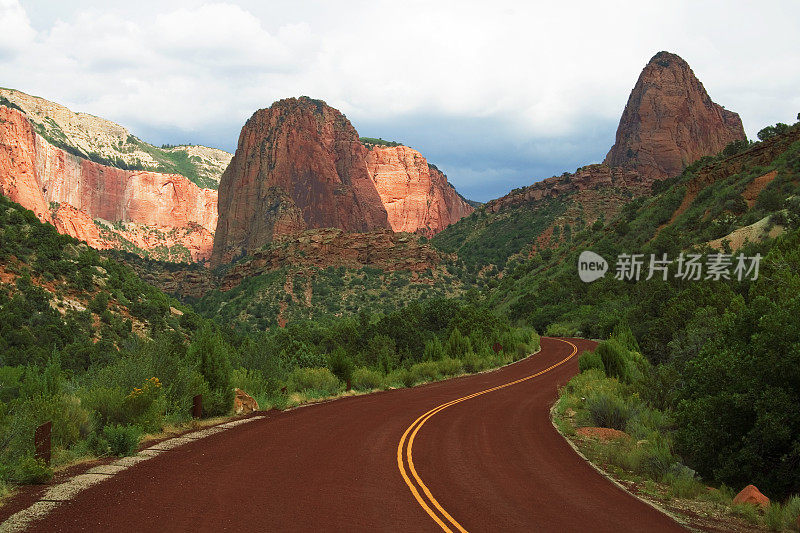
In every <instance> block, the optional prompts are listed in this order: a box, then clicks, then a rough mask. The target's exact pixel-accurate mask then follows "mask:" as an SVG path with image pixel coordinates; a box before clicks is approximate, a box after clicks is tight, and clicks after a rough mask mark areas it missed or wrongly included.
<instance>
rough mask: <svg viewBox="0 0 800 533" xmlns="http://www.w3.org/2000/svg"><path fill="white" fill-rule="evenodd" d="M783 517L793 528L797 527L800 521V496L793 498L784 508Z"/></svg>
mask: <svg viewBox="0 0 800 533" xmlns="http://www.w3.org/2000/svg"><path fill="white" fill-rule="evenodd" d="M783 516H784V519H785V520H786V523H788V524H789V525H790V526H791V527H794V528H795V529H799V528H798V527H797V524H798V522H797V520H798V519H800V496H792V497H791V498H789V500H788V501H787V502H786V505H784V507H783Z"/></svg>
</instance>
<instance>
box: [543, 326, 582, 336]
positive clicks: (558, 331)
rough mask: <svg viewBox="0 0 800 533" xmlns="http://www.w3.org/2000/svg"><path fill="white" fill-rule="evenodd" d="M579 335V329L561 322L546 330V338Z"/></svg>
mask: <svg viewBox="0 0 800 533" xmlns="http://www.w3.org/2000/svg"><path fill="white" fill-rule="evenodd" d="M577 334H578V331H577V328H576V327H575V326H574V325H573V324H565V323H559V322H555V323H553V324H549V325H548V326H547V327H546V328H545V330H544V335H545V337H576V336H577Z"/></svg>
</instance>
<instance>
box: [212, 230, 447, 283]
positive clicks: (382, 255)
mask: <svg viewBox="0 0 800 533" xmlns="http://www.w3.org/2000/svg"><path fill="white" fill-rule="evenodd" d="M441 261H442V255H441V254H439V253H438V252H437V251H436V250H435V249H434V248H433V247H432V246H431V245H430V244H422V243H420V242H419V239H418V238H417V237H414V236H411V235H406V234H402V233H394V232H393V231H391V230H375V231H370V232H366V233H358V234H356V233H346V232H344V231H342V230H340V229H336V228H325V229H315V230H307V231H304V232H302V233H300V234H295V235H276V236H275V240H274V241H273V244H272V246H268V247H266V248H265V249H263V250H258V251H256V252H254V253H253V257H252V259H249V260H247V261H240V262H238V263H236V264H235V265H234V266H233V267H232V268H231V269H230V270H229V271H228V272H226V273H225V275H224V276H223V277H222V279H220V280H219V285H218V287H219V289H220V290H221V291H227V290H230V289H232V288H233V287H236V286H237V285H239V284H240V283H241V282H242V281H243V280H245V279H247V278H250V277H253V276H258V275H260V274H263V273H265V272H271V271H273V270H277V269H279V268H281V267H285V266H290V267H300V268H327V267H331V266H334V267H338V266H343V267H346V268H352V269H358V268H362V267H364V266H371V267H375V268H380V269H381V270H385V271H387V272H392V271H397V270H407V271H410V272H423V271H425V270H428V269H430V268H435V266H436V265H438V264H439V263H440V262H441ZM286 292H287V293H291V292H292V289H291V287H287V289H286Z"/></svg>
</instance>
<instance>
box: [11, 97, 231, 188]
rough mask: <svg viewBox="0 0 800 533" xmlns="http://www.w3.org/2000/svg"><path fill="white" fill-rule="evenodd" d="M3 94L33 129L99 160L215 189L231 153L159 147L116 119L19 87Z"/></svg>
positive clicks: (72, 150) (58, 142)
mask: <svg viewBox="0 0 800 533" xmlns="http://www.w3.org/2000/svg"><path fill="white" fill-rule="evenodd" d="M3 100H5V101H7V102H9V103H10V104H11V105H14V106H17V107H19V108H20V109H21V110H22V111H23V112H24V113H25V114H26V115H27V116H28V118H29V119H30V120H31V122H32V123H33V126H34V130H35V131H36V132H37V133H38V134H39V135H41V136H42V137H44V138H45V139H47V140H48V141H49V142H50V143H51V144H54V145H56V146H57V147H59V148H63V149H65V150H67V151H69V152H71V153H74V154H76V155H81V156H83V157H85V158H87V159H90V160H94V161H95V162H99V163H101V164H107V165H110V166H115V167H119V168H122V169H137V170H154V171H157V172H162V173H175V174H181V173H183V175H185V176H186V177H188V178H189V179H190V180H191V181H193V182H195V183H196V184H198V185H199V186H201V187H209V188H212V189H216V188H217V185H218V184H219V179H220V177H221V176H222V172H223V171H224V170H225V168H226V167H227V166H228V163H230V160H231V158H232V157H233V155H232V154H229V153H228V152H225V151H223V150H219V149H217V148H208V147H206V146H172V147H169V148H163V149H162V148H158V147H156V146H153V145H151V144H148V143H146V142H144V141H142V140H141V139H138V138H137V137H135V136H134V135H131V133H130V132H129V131H128V130H127V129H125V128H123V127H122V126H120V125H119V124H116V123H114V122H111V121H110V120H106V119H103V118H100V117H95V116H93V115H89V114H87V113H75V112H73V111H71V110H69V109H67V108H66V107H64V106H62V105H59V104H56V103H54V102H50V101H48V100H45V99H44V98H39V97H37V96H31V95H28V94H25V93H23V92H21V91H16V90H13V89H3V88H0V103H2V101H3Z"/></svg>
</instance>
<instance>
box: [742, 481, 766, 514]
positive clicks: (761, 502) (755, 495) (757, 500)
mask: <svg viewBox="0 0 800 533" xmlns="http://www.w3.org/2000/svg"><path fill="white" fill-rule="evenodd" d="M742 503H752V504H754V505H758V506H759V507H761V508H762V509H763V508H766V507H769V498H767V497H766V496H764V495H763V494H761V491H760V490H758V489H757V488H756V487H755V485H747V486H746V487H745V488H743V489H742V491H741V492H740V493H739V494H737V495H736V496H734V497H733V504H734V505H739V504H742Z"/></svg>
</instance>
